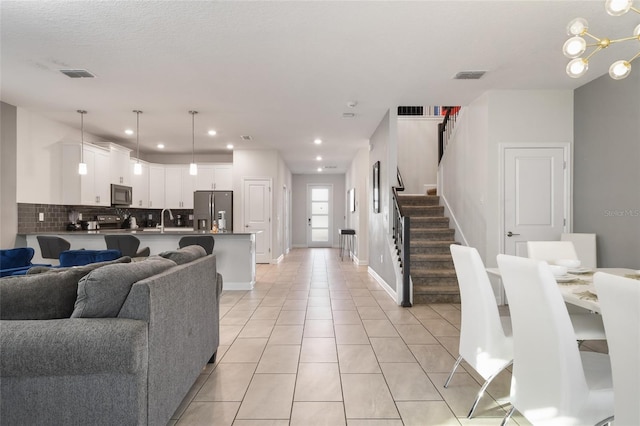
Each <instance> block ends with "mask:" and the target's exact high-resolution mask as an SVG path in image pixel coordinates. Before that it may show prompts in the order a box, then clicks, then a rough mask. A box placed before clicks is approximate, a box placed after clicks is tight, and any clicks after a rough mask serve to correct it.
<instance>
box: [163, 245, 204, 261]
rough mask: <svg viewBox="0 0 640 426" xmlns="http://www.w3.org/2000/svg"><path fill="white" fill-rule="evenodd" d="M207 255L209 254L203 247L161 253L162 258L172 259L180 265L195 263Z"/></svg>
mask: <svg viewBox="0 0 640 426" xmlns="http://www.w3.org/2000/svg"><path fill="white" fill-rule="evenodd" d="M206 255H207V252H206V250H205V249H204V248H202V247H201V246H196V245H193V246H186V247H183V248H181V249H178V250H169V251H164V252H162V253H160V256H162V257H164V258H165V259H171V260H173V261H174V262H176V263H177V264H178V265H183V264H185V263H189V262H193V261H194V260H196V259H200V258H201V257H204V256H206Z"/></svg>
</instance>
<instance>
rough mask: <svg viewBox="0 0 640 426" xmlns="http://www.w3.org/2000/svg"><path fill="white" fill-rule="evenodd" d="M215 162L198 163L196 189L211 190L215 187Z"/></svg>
mask: <svg viewBox="0 0 640 426" xmlns="http://www.w3.org/2000/svg"><path fill="white" fill-rule="evenodd" d="M213 167H214V165H213V164H202V165H200V164H198V175H197V176H196V191H211V190H212V189H213V187H214V171H213Z"/></svg>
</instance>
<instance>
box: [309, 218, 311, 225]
mask: <svg viewBox="0 0 640 426" xmlns="http://www.w3.org/2000/svg"><path fill="white" fill-rule="evenodd" d="M309 226H311V218H309Z"/></svg>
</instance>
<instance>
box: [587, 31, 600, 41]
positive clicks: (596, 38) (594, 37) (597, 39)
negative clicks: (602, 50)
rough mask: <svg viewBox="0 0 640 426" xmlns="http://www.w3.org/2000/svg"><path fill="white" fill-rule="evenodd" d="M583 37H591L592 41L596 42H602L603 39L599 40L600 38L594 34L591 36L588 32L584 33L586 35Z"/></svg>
mask: <svg viewBox="0 0 640 426" xmlns="http://www.w3.org/2000/svg"><path fill="white" fill-rule="evenodd" d="M583 35H586V36H589V37H591V38H592V39H594V40H595V41H597V42H600V41H601V39H599V38H598V37H596V36H594V35H593V34H589V33H588V32H586V31H585V32H584V34H583Z"/></svg>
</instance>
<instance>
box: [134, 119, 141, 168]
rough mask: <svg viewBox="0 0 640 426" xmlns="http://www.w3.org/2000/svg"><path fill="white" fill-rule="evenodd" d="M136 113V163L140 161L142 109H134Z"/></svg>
mask: <svg viewBox="0 0 640 426" xmlns="http://www.w3.org/2000/svg"><path fill="white" fill-rule="evenodd" d="M133 112H135V113H136V163H140V114H142V111H140V110H138V109H134V110H133Z"/></svg>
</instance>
